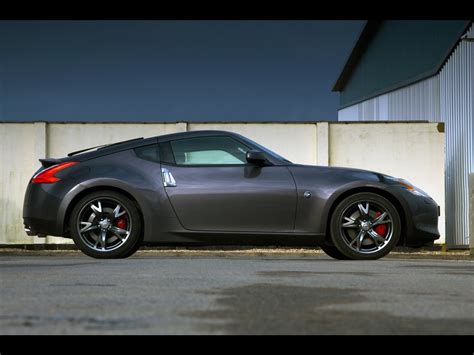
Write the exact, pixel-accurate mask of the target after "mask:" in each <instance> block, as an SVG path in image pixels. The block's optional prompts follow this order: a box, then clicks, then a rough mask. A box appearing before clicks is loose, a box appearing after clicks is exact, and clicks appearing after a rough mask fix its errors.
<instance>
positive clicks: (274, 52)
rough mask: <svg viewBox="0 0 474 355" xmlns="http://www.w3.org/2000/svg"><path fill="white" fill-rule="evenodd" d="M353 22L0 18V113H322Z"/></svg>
mask: <svg viewBox="0 0 474 355" xmlns="http://www.w3.org/2000/svg"><path fill="white" fill-rule="evenodd" d="M364 23H365V21H18V22H17V21H0V120H4V121H19V120H23V121H29V120H46V121H63V120H64V121H69V120H70V121H129V120H131V121H154V120H156V121H177V120H182V121H215V120H217V121H271V120H289V121H305V120H311V121H313V120H314V121H317V120H334V119H337V108H338V94H336V93H332V92H331V87H332V84H333V83H334V82H335V80H336V79H337V76H338V74H339V72H340V70H341V68H342V66H343V64H344V62H345V59H346V58H347V56H348V55H349V53H350V50H351V49H352V47H353V45H354V43H355V41H356V39H357V37H358V35H359V33H360V31H361V29H362V27H363V25H364Z"/></svg>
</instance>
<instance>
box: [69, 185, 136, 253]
mask: <svg viewBox="0 0 474 355" xmlns="http://www.w3.org/2000/svg"><path fill="white" fill-rule="evenodd" d="M69 227H70V230H71V235H72V238H73V240H74V243H75V244H76V245H77V247H78V248H79V249H81V250H82V251H83V252H84V253H85V254H87V255H89V256H91V257H93V258H99V259H111V258H125V257H128V256H130V255H132V254H133V253H134V252H135V251H136V250H137V249H138V247H139V245H140V239H141V229H142V223H141V218H140V214H139V212H138V208H137V207H136V206H135V204H134V203H133V201H131V200H130V199H129V198H127V197H126V196H124V195H122V194H120V193H117V192H115V191H99V192H94V193H91V194H90V195H87V196H85V197H84V198H82V199H81V200H80V201H79V202H78V203H77V204H76V205H75V206H74V208H73V210H72V213H71V218H70V222H69Z"/></svg>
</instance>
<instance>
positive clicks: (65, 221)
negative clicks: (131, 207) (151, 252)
mask: <svg viewBox="0 0 474 355" xmlns="http://www.w3.org/2000/svg"><path fill="white" fill-rule="evenodd" d="M97 191H113V192H117V193H120V194H122V195H124V196H125V197H127V198H128V199H130V200H131V201H132V202H133V203H134V204H135V206H136V207H137V210H138V214H139V215H140V219H141V222H142V226H144V217H143V212H142V209H141V207H140V203H139V202H138V200H137V199H136V198H135V197H134V196H133V195H132V194H131V193H130V192H128V191H126V190H124V189H121V188H119V187H116V186H110V185H98V186H92V187H89V188H86V189H84V190H82V191H80V192H79V193H78V194H76V195H75V196H74V197H73V198H72V200H71V201H70V202H69V204H68V206H67V208H66V212H65V214H64V219H63V235H65V236H70V231H69V219H70V218H71V213H72V210H73V209H74V206H75V205H76V204H77V203H78V202H79V200H81V199H82V198H83V197H84V196H87V195H89V194H91V193H94V192H97ZM143 235H144V228H142V230H141V236H140V237H141V238H142V239H143Z"/></svg>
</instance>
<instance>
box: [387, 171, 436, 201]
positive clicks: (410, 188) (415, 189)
mask: <svg viewBox="0 0 474 355" xmlns="http://www.w3.org/2000/svg"><path fill="white" fill-rule="evenodd" d="M385 178H386V179H388V180H391V181H393V182H395V183H396V184H398V185H401V186H403V187H404V188H405V189H406V190H407V191H409V192H411V193H412V194H413V195H417V196H423V197H428V198H431V197H430V195H428V194H427V193H426V192H424V191H423V190H422V189H420V188H418V187H416V186H414V185H413V184H411V183H409V182H408V181H406V180H405V179H400V178H395V177H393V176H385Z"/></svg>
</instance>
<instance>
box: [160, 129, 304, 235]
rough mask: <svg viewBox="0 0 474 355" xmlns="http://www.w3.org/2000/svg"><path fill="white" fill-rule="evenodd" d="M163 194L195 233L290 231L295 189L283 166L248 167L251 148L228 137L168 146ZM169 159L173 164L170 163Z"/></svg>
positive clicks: (173, 142) (174, 143) (164, 163)
mask: <svg viewBox="0 0 474 355" xmlns="http://www.w3.org/2000/svg"><path fill="white" fill-rule="evenodd" d="M161 146H162V147H163V148H164V149H163V151H167V150H168V151H171V153H172V154H169V155H172V159H173V160H174V161H173V162H170V161H168V162H164V161H162V171H163V174H164V175H163V176H164V178H165V181H167V182H165V185H168V186H165V189H166V192H167V194H168V197H169V199H170V202H171V204H172V206H173V208H174V210H175V212H176V215H177V217H178V219H179V220H180V222H181V223H182V225H183V227H184V228H186V229H189V230H196V231H222V232H291V231H293V229H294V218H295V211H296V188H295V183H294V180H293V178H292V176H291V173H290V172H289V170H288V169H287V168H286V167H285V166H277V165H272V166H256V165H251V164H248V163H247V161H246V159H245V156H246V152H247V151H248V150H249V149H250V147H249V146H247V145H245V144H244V143H242V142H240V141H238V140H236V139H234V138H232V137H231V136H205V137H196V138H185V139H179V140H174V141H170V142H168V143H165V144H162V145H161ZM168 160H171V159H168Z"/></svg>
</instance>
